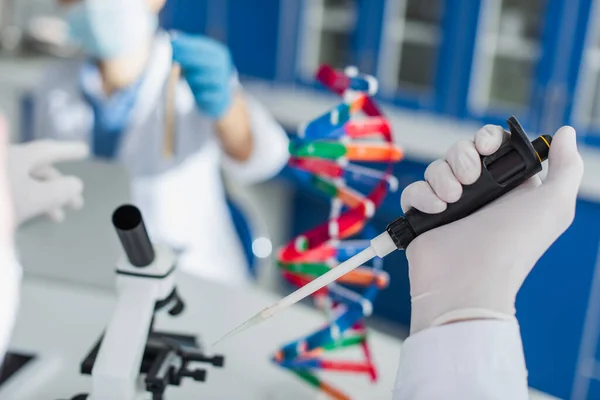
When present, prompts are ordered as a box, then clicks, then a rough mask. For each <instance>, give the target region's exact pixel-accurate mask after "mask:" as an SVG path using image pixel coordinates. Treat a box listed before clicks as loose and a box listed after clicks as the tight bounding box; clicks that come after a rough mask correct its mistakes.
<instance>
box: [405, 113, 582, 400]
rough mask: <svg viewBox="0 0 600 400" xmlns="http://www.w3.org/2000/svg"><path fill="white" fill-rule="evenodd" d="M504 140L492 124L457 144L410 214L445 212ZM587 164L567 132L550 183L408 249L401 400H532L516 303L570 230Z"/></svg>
mask: <svg viewBox="0 0 600 400" xmlns="http://www.w3.org/2000/svg"><path fill="white" fill-rule="evenodd" d="M504 137H505V133H504V131H503V129H502V128H501V127H499V126H491V125H488V126H486V127H484V128H482V129H481V130H480V131H479V132H478V133H477V134H476V136H475V140H474V141H462V142H458V143H457V144H455V145H454V146H453V147H452V148H450V150H448V152H447V153H446V157H445V160H437V161H435V162H433V163H432V164H430V165H429V167H428V168H427V169H426V171H425V181H420V182H415V183H413V184H411V185H409V186H408V187H407V188H406V189H405V190H404V191H403V192H402V208H403V210H404V211H406V210H408V209H410V208H412V207H415V208H417V209H419V210H421V211H423V212H425V213H429V214H435V213H440V212H442V211H444V210H445V209H446V207H447V204H448V203H454V202H456V201H458V199H459V198H460V197H461V195H462V186H461V185H470V184H472V183H474V182H475V181H476V180H477V178H478V177H479V175H480V174H481V161H480V154H481V155H489V154H492V153H494V152H496V150H498V148H499V147H500V145H501V143H502V141H503V138H504ZM582 176H583V162H582V160H581V157H580V155H579V153H578V151H577V145H576V138H575V131H574V130H573V128H571V127H563V128H561V129H559V130H558V132H557V133H556V134H555V135H554V138H553V140H552V146H551V148H550V154H549V156H548V175H547V177H546V179H545V180H544V182H543V183H542V182H541V180H540V178H539V177H538V176H535V177H533V178H531V179H530V180H529V181H527V182H525V183H524V184H523V185H521V186H520V187H518V188H516V189H514V190H513V191H511V192H510V193H508V194H506V195H505V196H503V197H501V198H500V199H498V200H496V201H494V202H493V203H491V204H489V205H487V206H486V207H484V208H483V209H481V210H479V211H478V212H476V213H474V214H472V215H470V216H468V217H466V218H464V219H461V220H459V221H456V222H454V223H451V224H448V225H445V226H442V227H440V228H437V229H434V230H432V231H429V232H427V233H424V234H422V235H421V236H419V237H417V238H416V239H415V240H414V241H413V242H412V243H411V244H410V245H409V246H408V248H407V249H406V256H407V258H408V265H409V275H410V291H411V302H412V314H411V327H410V329H411V332H410V336H409V338H408V339H407V340H406V341H405V342H404V345H403V347H402V353H401V355H400V367H399V369H398V375H397V380H396V388H395V391H394V400H425V399H426V400H438V399H440V400H441V399H444V400H455V399H456V400H481V399H511V400H526V399H528V398H529V395H528V390H527V386H528V385H527V368H526V366H525V358H524V356H523V345H522V342H521V335H520V331H519V325H518V323H517V320H516V318H515V313H516V310H515V299H516V296H517V292H518V291H519V289H520V288H521V285H522V284H523V282H524V280H525V278H526V277H527V275H529V272H530V271H531V269H532V268H533V266H534V265H535V263H536V262H537V260H538V259H539V258H540V257H541V256H542V255H543V254H544V253H545V252H546V250H547V249H548V247H550V245H551V244H552V243H553V242H554V241H555V240H556V239H557V238H558V237H559V236H560V235H561V234H562V233H563V232H564V231H565V230H566V229H567V228H568V227H569V225H571V223H572V222H573V218H574V215H575V202H576V198H577V191H578V189H579V185H580V183H581V179H582Z"/></svg>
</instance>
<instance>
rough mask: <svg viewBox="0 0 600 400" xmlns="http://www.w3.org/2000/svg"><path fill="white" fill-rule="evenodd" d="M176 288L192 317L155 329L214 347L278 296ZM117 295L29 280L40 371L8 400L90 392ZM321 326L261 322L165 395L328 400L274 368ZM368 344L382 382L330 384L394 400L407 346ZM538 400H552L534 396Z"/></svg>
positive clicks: (27, 342) (382, 337)
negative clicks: (216, 361)
mask: <svg viewBox="0 0 600 400" xmlns="http://www.w3.org/2000/svg"><path fill="white" fill-rule="evenodd" d="M177 278H178V282H179V283H178V288H179V290H180V293H181V295H182V298H183V299H184V301H185V302H186V306H187V307H186V310H185V311H184V313H183V314H182V315H180V316H178V317H170V316H168V315H166V313H159V314H158V317H157V320H156V327H157V328H158V329H159V330H162V331H169V332H176V333H193V334H199V335H200V338H201V340H202V339H203V341H204V343H212V342H213V341H214V340H215V339H216V338H218V337H219V336H220V335H221V334H223V333H224V332H226V331H228V330H229V329H231V328H232V325H234V324H236V323H239V322H241V321H243V320H244V319H245V318H247V317H248V316H249V315H251V314H254V313H255V312H256V311H258V310H260V309H263V308H264V307H265V306H267V305H269V304H271V303H272V302H273V301H275V300H276V297H275V296H274V295H271V294H267V293H265V292H263V291H261V290H258V289H253V288H245V289H239V288H231V287H226V286H223V285H221V284H217V283H213V282H207V281H204V280H201V279H197V278H194V277H191V276H187V275H184V274H183V273H180V274H179V275H178V277H177ZM113 305H114V296H113V294H112V293H111V292H109V291H106V290H102V289H100V288H96V287H90V286H77V285H72V284H67V283H64V282H60V281H52V280H47V279H35V278H30V279H26V280H25V283H24V285H23V291H22V302H21V309H20V312H19V317H18V321H17V324H16V328H15V330H14V335H13V340H12V344H11V349H12V350H16V351H20V352H23V353H32V354H36V355H37V356H38V357H39V361H38V362H39V364H37V365H36V362H35V361H34V362H33V363H32V364H31V367H30V368H32V371H34V372H32V373H28V371H27V368H29V367H26V368H25V369H23V370H22V371H20V372H18V373H17V374H16V375H15V376H14V377H13V378H11V379H14V380H13V382H12V383H11V382H10V380H9V385H10V387H9V386H7V389H8V390H17V391H18V392H21V394H19V395H17V394H16V392H12V393H9V392H2V390H0V399H2V400H58V399H70V396H73V395H75V394H78V393H82V392H83V393H86V392H87V391H88V390H89V388H90V385H91V378H90V377H88V376H81V375H79V373H78V371H79V365H80V363H81V361H82V359H83V357H84V356H85V355H86V354H87V352H88V351H89V350H90V349H91V347H92V346H93V344H94V343H95V342H96V340H97V339H98V337H99V335H100V334H101V333H102V330H103V329H104V327H105V324H106V322H107V321H108V318H109V316H110V313H111V310H112V306H113ZM322 323H323V317H322V316H321V314H319V313H318V312H316V311H315V310H313V309H311V308H310V307H307V306H304V305H298V306H295V307H292V308H291V309H289V310H287V311H285V312H283V313H281V314H279V315H277V316H275V317H273V318H272V319H271V320H269V321H267V322H265V323H264V324H262V325H260V326H258V327H256V328H254V329H252V330H249V331H246V332H245V333H243V334H240V335H239V336H236V337H233V338H231V339H229V340H228V341H225V342H223V343H222V345H219V346H217V347H216V349H215V351H216V352H218V353H222V354H224V355H225V357H226V361H225V367H224V368H222V369H218V368H209V369H208V376H207V380H206V382H204V383H198V382H191V381H190V382H185V383H184V384H183V385H182V386H181V387H180V388H176V387H172V388H169V389H168V391H167V393H166V394H167V397H166V399H168V400H177V399H181V400H184V399H185V400H189V399H191V398H196V399H236V400H238V399H244V400H252V399H257V400H279V399H281V400H302V399H317V398H324V397H323V395H322V394H319V392H317V391H316V390H315V389H314V388H312V387H310V386H308V385H307V384H305V383H303V382H301V381H300V380H299V379H297V378H295V377H294V376H292V375H291V374H289V373H288V372H285V371H283V370H282V369H280V368H278V367H277V366H276V365H274V364H272V363H271V362H270V357H271V356H272V355H273V353H274V352H275V351H276V350H277V349H278V347H279V346H281V345H282V344H284V343H287V342H289V341H290V340H293V339H295V338H298V337H300V336H302V335H303V334H306V333H309V332H310V331H311V330H314V329H315V328H317V327H319V326H320V325H321V324H322ZM369 335H370V344H371V348H372V353H373V357H374V360H375V362H376V363H377V366H378V369H379V381H378V382H377V383H374V384H373V383H371V382H370V380H369V378H368V377H366V376H364V375H354V374H341V373H338V374H327V375H325V377H326V379H328V380H329V381H330V382H331V383H333V384H335V385H338V387H340V388H342V389H343V390H345V391H346V392H347V393H348V394H350V395H351V396H352V398H353V399H371V400H375V399H391V395H392V389H393V387H394V380H395V375H396V368H397V364H398V359H399V356H400V351H401V340H399V339H397V338H394V337H391V336H389V335H386V334H382V333H379V332H376V331H370V332H369ZM360 356H361V354H360V352H359V350H358V349H354V350H346V351H343V352H340V353H339V354H336V355H335V357H345V358H353V359H359V357H360ZM531 398H532V399H538V400H542V399H549V397H546V396H544V395H542V394H539V393H534V392H532V397H531Z"/></svg>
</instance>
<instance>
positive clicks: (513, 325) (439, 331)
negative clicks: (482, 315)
mask: <svg viewBox="0 0 600 400" xmlns="http://www.w3.org/2000/svg"><path fill="white" fill-rule="evenodd" d="M528 398H529V394H528V388H527V369H526V367H525V357H524V355H523V345H522V342H521V334H520V331H519V325H518V324H517V322H516V320H513V321H500V320H480V321H469V322H459V323H454V324H449V325H444V326H437V327H433V328H429V329H425V330H423V331H421V332H418V333H416V334H415V335H412V336H410V337H409V338H408V339H407V340H406V341H405V342H404V344H403V345H402V350H401V354H400V365H399V368H398V373H397V378H396V387H395V390H394V396H393V399H394V400H496V399H497V400H509V399H510V400H526V399H528Z"/></svg>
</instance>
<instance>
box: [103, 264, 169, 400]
mask: <svg viewBox="0 0 600 400" xmlns="http://www.w3.org/2000/svg"><path fill="white" fill-rule="evenodd" d="M157 283H158V282H155V280H154V279H137V278H135V277H123V276H120V277H119V286H121V285H122V287H120V288H119V297H118V301H117V305H116V307H115V311H114V313H113V315H112V317H111V320H110V322H109V324H108V327H107V329H106V332H105V334H104V338H103V339H102V344H101V346H100V351H99V353H98V357H97V359H96V362H95V364H94V368H93V372H92V400H131V399H135V398H136V396H137V393H139V392H140V388H139V387H138V385H139V382H138V381H139V380H138V376H139V374H140V365H141V362H142V357H143V355H144V349H145V347H146V339H147V338H148V332H149V330H150V325H151V323H152V316H153V313H154V307H155V303H156V299H157V297H158V295H159V289H160V288H159V286H158V285H157Z"/></svg>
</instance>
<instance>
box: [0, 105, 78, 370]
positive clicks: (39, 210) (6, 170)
mask: <svg viewBox="0 0 600 400" xmlns="http://www.w3.org/2000/svg"><path fill="white" fill-rule="evenodd" d="M8 136H9V135H8V131H7V127H6V123H5V121H4V119H3V118H1V117H0V364H1V363H2V359H3V358H4V354H5V353H6V348H7V345H8V340H9V337H10V333H11V330H12V327H13V324H14V321H15V316H16V312H17V308H18V303H19V288H20V283H21V266H20V265H19V263H18V262H17V256H16V251H15V249H14V227H15V225H16V226H19V225H21V224H23V223H25V222H27V221H29V220H30V219H32V218H35V217H38V216H41V215H44V214H45V215H47V216H49V217H50V218H52V219H54V220H57V221H61V220H62V219H64V217H65V212H64V208H65V207H70V208H75V209H78V208H81V207H82V206H83V182H82V181H81V180H80V179H79V178H77V177H74V176H64V175H62V174H61V173H60V172H59V171H58V170H57V169H55V168H54V167H53V165H52V164H54V163H57V162H63V161H74V160H79V159H82V158H85V157H86V156H87V155H88V151H87V146H86V145H85V144H84V143H60V142H53V141H37V142H31V143H27V144H22V145H11V146H9V145H8Z"/></svg>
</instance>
